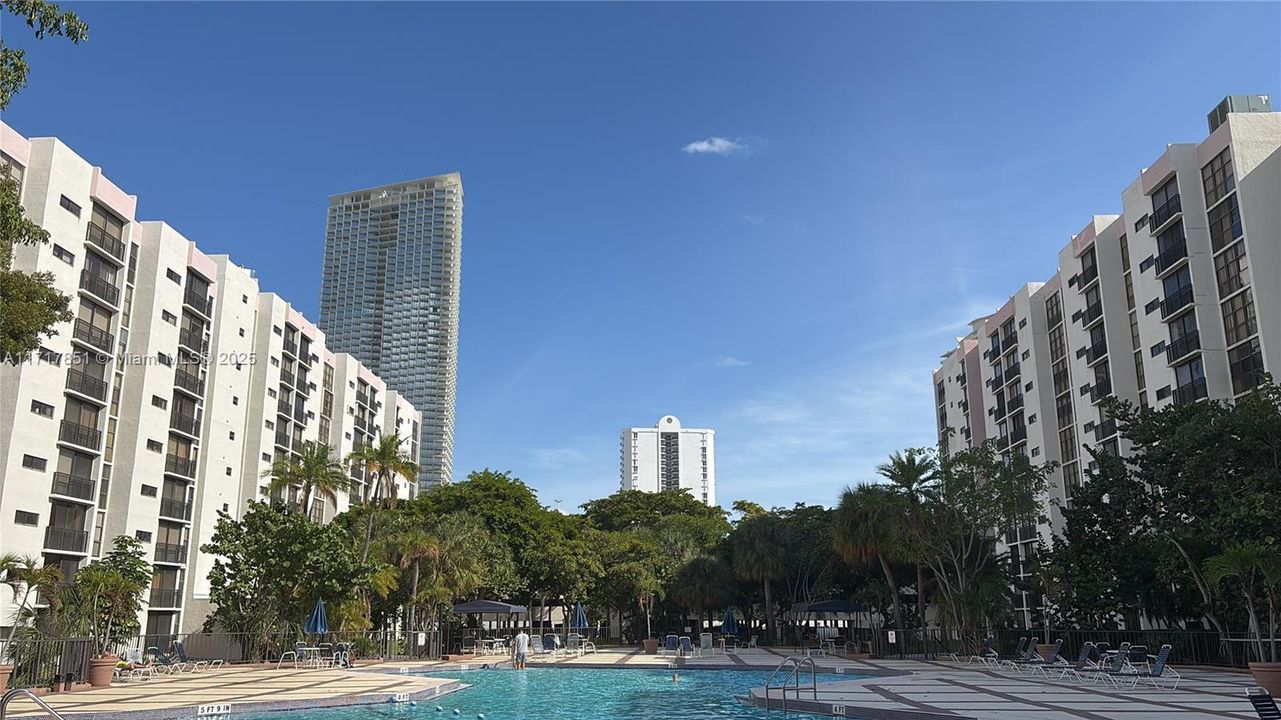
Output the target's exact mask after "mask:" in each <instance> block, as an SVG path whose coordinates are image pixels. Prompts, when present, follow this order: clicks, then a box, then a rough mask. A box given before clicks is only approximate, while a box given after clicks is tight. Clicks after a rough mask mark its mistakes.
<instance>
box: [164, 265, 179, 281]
mask: <svg viewBox="0 0 1281 720" xmlns="http://www.w3.org/2000/svg"><path fill="white" fill-rule="evenodd" d="M165 277H167V278H169V279H170V280H172V281H174V282H176V283H178V284H179V285H181V284H182V276H181V275H179V274H178V273H177V272H175V271H174V269H173V268H165Z"/></svg>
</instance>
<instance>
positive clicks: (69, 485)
mask: <svg viewBox="0 0 1281 720" xmlns="http://www.w3.org/2000/svg"><path fill="white" fill-rule="evenodd" d="M50 491H51V492H52V493H53V494H54V495H65V496H67V497H73V498H78V499H80V500H93V478H87V477H79V476H76V475H72V474H71V473H65V472H55V473H54V474H53V487H52V488H51V490H50Z"/></svg>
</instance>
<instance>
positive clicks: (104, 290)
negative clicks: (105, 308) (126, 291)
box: [80, 270, 120, 305]
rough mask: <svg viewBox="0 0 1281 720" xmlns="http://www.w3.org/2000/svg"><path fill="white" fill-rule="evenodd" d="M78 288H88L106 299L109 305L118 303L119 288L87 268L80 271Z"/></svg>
mask: <svg viewBox="0 0 1281 720" xmlns="http://www.w3.org/2000/svg"><path fill="white" fill-rule="evenodd" d="M80 289H82V290H88V291H89V292H91V293H93V294H94V295H97V296H98V297H100V298H102V299H103V300H106V301H107V304H109V305H119V304H120V288H118V287H116V286H115V284H113V283H112V282H111V281H110V280H108V279H107V278H105V277H103V276H101V275H99V274H97V273H95V272H90V271H89V270H81V271H80Z"/></svg>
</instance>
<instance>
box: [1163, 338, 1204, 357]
mask: <svg viewBox="0 0 1281 720" xmlns="http://www.w3.org/2000/svg"><path fill="white" fill-rule="evenodd" d="M1200 349H1201V332H1200V331H1199V330H1189V331H1187V332H1186V333H1184V334H1183V336H1182V337H1180V338H1179V339H1178V340H1175V341H1174V342H1172V343H1170V344H1169V345H1168V346H1166V348H1165V361H1166V362H1167V363H1173V362H1174V361H1175V360H1178V359H1179V358H1181V357H1183V356H1184V355H1187V354H1188V353H1190V352H1192V351H1193V350H1200Z"/></svg>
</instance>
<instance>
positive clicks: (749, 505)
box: [731, 500, 769, 518]
mask: <svg viewBox="0 0 1281 720" xmlns="http://www.w3.org/2000/svg"><path fill="white" fill-rule="evenodd" d="M731 507H732V508H733V509H734V512H736V513H738V514H739V515H740V516H742V517H745V518H749V517H752V516H754V515H764V514H765V513H767V512H769V511H768V510H766V509H765V508H764V506H762V505H761V504H760V503H755V502H752V501H751V500H735V501H734V504H733V505H731Z"/></svg>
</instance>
